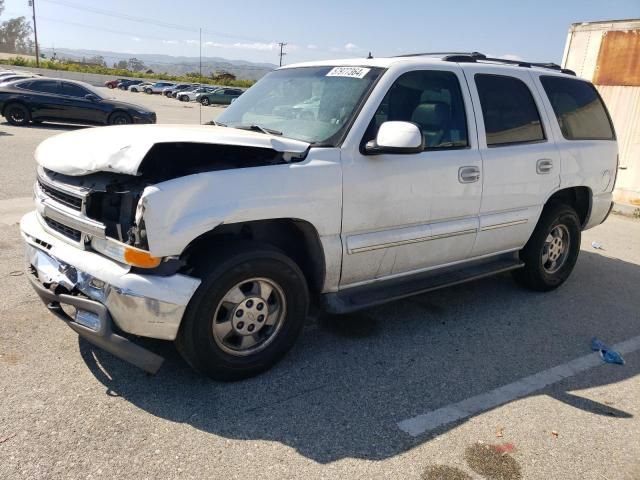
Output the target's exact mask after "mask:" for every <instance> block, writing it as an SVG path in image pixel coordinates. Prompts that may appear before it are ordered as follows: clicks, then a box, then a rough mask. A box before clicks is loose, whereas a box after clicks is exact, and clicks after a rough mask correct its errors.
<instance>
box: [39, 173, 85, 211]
mask: <svg viewBox="0 0 640 480" xmlns="http://www.w3.org/2000/svg"><path fill="white" fill-rule="evenodd" d="M38 186H39V187H40V190H42V192H43V193H45V194H46V195H47V196H48V197H51V198H52V199H53V200H55V201H56V202H59V203H61V204H63V205H65V206H67V207H69V208H73V209H74V210H77V211H78V212H79V211H81V210H82V198H80V197H76V196H74V195H69V194H68V193H66V192H63V191H62V190H58V189H56V188H52V187H50V186H49V185H47V184H45V183H43V182H41V181H40V180H38Z"/></svg>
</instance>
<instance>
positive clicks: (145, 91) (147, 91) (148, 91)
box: [144, 88, 153, 95]
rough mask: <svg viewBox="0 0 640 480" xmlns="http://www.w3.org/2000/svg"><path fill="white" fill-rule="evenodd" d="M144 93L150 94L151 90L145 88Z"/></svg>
mask: <svg viewBox="0 0 640 480" xmlns="http://www.w3.org/2000/svg"><path fill="white" fill-rule="evenodd" d="M144 93H147V94H149V95H151V94H152V93H153V90H151V89H150V88H145V90H144Z"/></svg>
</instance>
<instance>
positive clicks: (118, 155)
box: [35, 125, 309, 176]
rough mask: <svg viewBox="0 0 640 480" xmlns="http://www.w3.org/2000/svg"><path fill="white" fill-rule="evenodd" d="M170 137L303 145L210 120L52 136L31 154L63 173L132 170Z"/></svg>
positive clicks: (297, 149) (296, 149)
mask: <svg viewBox="0 0 640 480" xmlns="http://www.w3.org/2000/svg"><path fill="white" fill-rule="evenodd" d="M171 142H194V143H210V144H219V145H238V146H245V147H258V148H270V149H273V150H275V151H277V152H283V153H292V154H302V153H304V152H305V151H306V150H307V149H308V148H309V144H308V143H306V142H302V141H299V140H293V139H290V138H283V137H278V136H274V135H266V134H263V133H259V132H252V131H247V130H238V129H235V128H228V127H216V126H212V125H211V126H210V125H122V126H112V127H98V128H87V129H82V130H75V131H73V132H67V133H63V134H61V135H56V136H54V137H51V138H49V139H47V140H45V141H44V142H42V143H41V144H40V145H39V146H38V148H37V149H36V153H35V157H36V161H37V162H38V164H39V165H41V166H42V167H44V168H47V169H49V170H53V171H54V172H58V173H61V174H64V175H74V176H77V175H86V174H88V173H93V172H115V173H123V174H128V175H136V174H137V172H138V168H139V167H140V164H141V163H142V160H143V159H144V157H145V155H146V154H147V152H148V151H149V149H151V147H152V146H153V145H155V144H156V143H171ZM176 161H180V159H176Z"/></svg>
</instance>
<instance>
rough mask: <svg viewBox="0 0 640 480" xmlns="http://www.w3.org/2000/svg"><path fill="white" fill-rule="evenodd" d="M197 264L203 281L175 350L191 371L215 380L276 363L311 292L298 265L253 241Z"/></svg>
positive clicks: (240, 375)
mask: <svg viewBox="0 0 640 480" xmlns="http://www.w3.org/2000/svg"><path fill="white" fill-rule="evenodd" d="M200 263H201V265H200V266H199V267H198V272H197V274H198V276H199V277H200V278H202V283H201V284H200V286H199V287H198V289H197V290H196V293H195V294H194V296H193V298H192V299H191V301H190V302H189V305H188V306H187V309H186V311H185V314H184V318H183V320H182V325H181V327H180V332H179V333H178V337H177V338H176V346H177V348H178V351H179V352H180V353H181V355H182V356H183V357H184V359H185V360H186V361H187V363H189V365H191V366H192V367H193V368H194V369H195V370H197V371H199V372H201V373H203V374H205V375H207V376H209V377H211V378H214V379H217V380H240V379H243V378H248V377H252V376H254V375H257V374H258V373H260V372H263V371H265V370H267V369H269V368H270V367H272V366H273V365H275V364H276V363H277V362H278V361H279V360H280V359H281V358H282V357H283V356H284V355H285V354H286V353H287V352H288V351H289V350H290V349H291V347H292V346H293V345H294V343H295V341H296V339H297V338H298V336H299V335H300V332H301V331H302V327H303V325H304V321H305V318H306V316H307V311H308V304H309V294H308V291H307V284H306V281H305V277H304V275H303V274H302V272H301V271H300V268H299V267H298V266H297V265H296V264H295V263H294V262H293V260H291V259H290V258H289V257H287V256H286V255H284V254H283V253H281V252H280V251H279V250H277V249H275V248H273V247H270V246H268V245H262V244H257V243H253V242H243V243H241V244H239V245H237V246H235V247H234V248H231V249H226V250H225V251H223V252H221V253H219V254H217V255H212V256H210V257H209V258H207V259H205V260H203V261H202V262H200ZM263 314H266V315H263ZM251 332H253V333H251Z"/></svg>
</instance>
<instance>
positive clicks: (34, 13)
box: [29, 0, 40, 67]
mask: <svg viewBox="0 0 640 480" xmlns="http://www.w3.org/2000/svg"><path fill="white" fill-rule="evenodd" d="M29 6H31V7H32V8H33V34H34V36H35V37H36V67H39V66H40V49H39V48H38V28H37V27H36V0H29Z"/></svg>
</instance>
